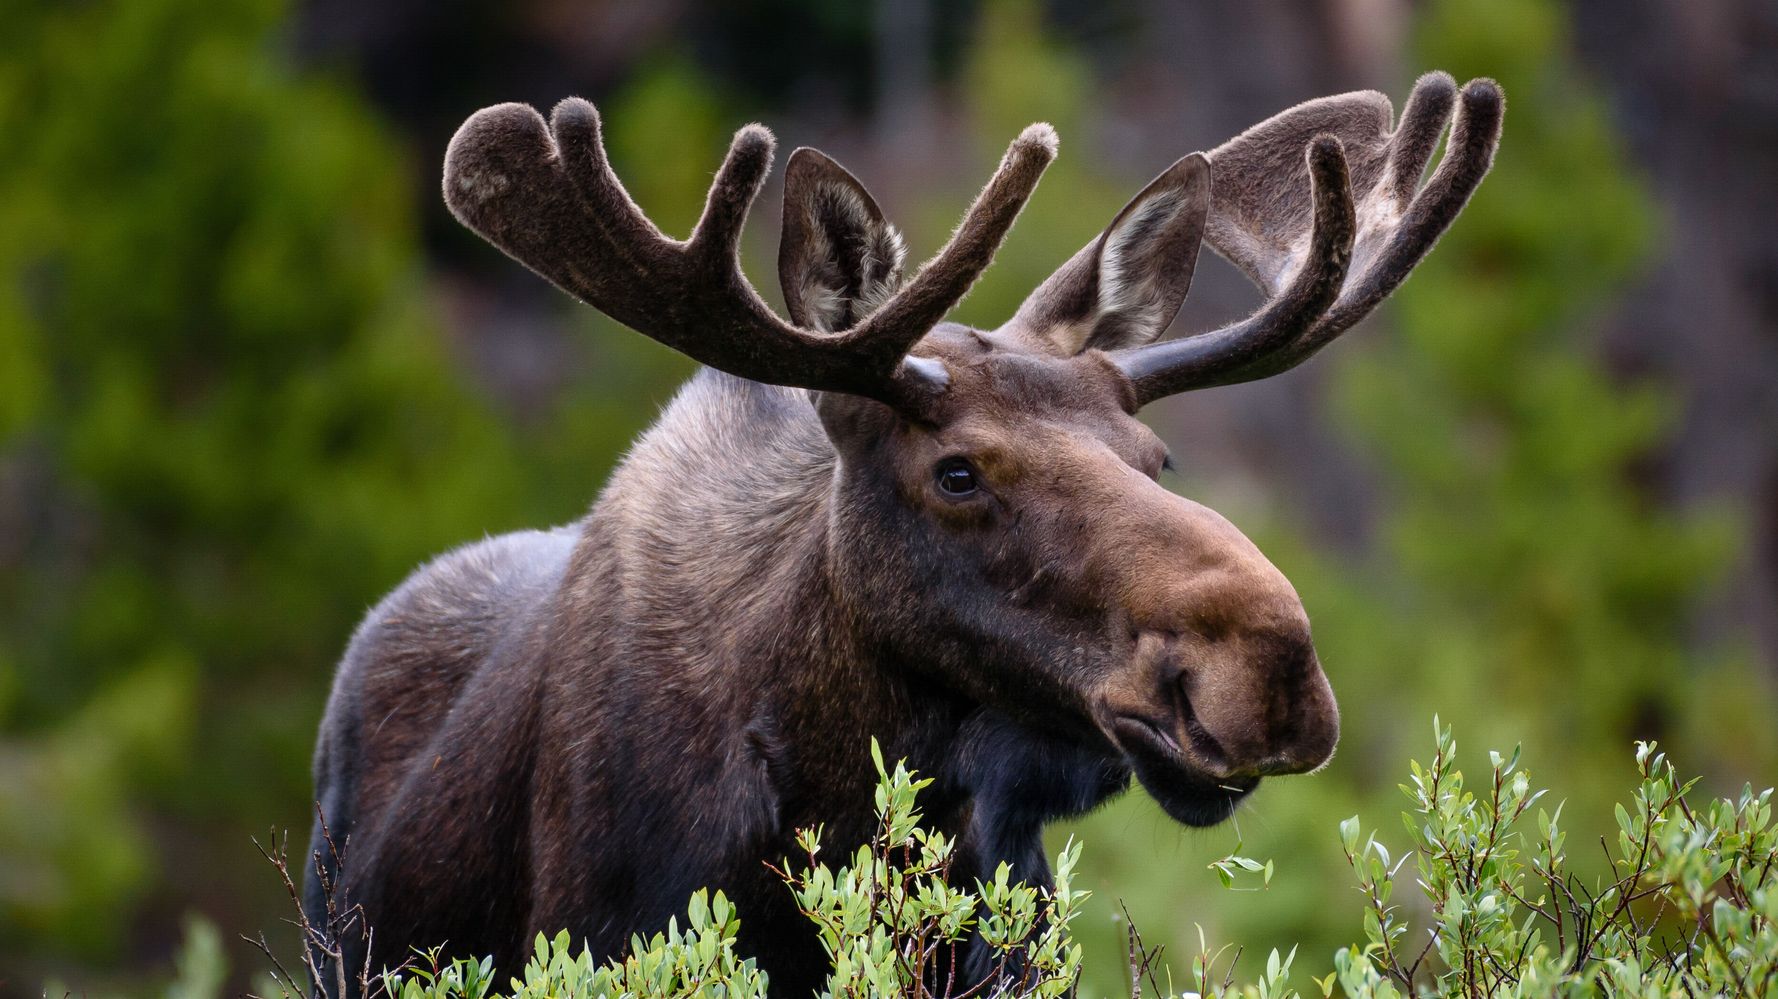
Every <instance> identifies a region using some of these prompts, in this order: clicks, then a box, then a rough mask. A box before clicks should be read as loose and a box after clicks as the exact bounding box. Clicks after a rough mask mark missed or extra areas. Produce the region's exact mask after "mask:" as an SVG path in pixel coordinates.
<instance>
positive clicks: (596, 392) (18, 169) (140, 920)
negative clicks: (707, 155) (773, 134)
mask: <svg viewBox="0 0 1778 999" xmlns="http://www.w3.org/2000/svg"><path fill="white" fill-rule="evenodd" d="M282 20H283V11H282V5H281V4H278V3H274V2H257V0H256V2H253V3H230V4H211V3H207V2H202V0H131V2H127V3H124V2H117V3H111V2H104V3H90V4H70V5H60V4H56V5H44V4H36V3H31V2H23V3H21V2H17V0H5V2H4V3H0V23H4V24H6V26H7V30H6V31H5V32H4V33H3V37H4V40H3V41H0V132H3V133H4V134H6V135H9V136H14V137H15V140H14V141H13V142H12V143H10V147H9V150H8V153H7V155H6V156H5V157H3V158H0V206H4V208H3V210H4V212H5V213H6V217H5V219H4V221H3V222H0V379H3V380H4V383H3V384H0V484H3V485H4V489H5V495H6V497H7V503H8V504H9V508H8V509H7V511H6V516H7V521H8V523H9V524H12V523H16V524H17V526H18V528H19V531H18V534H17V536H8V537H5V538H4V539H3V540H0V968H9V967H10V966H12V965H14V964H15V963H21V962H25V960H26V959H27V957H29V958H30V959H31V960H32V962H33V963H32V964H27V965H26V967H36V966H39V965H38V964H36V963H35V962H43V961H48V962H50V963H51V964H53V963H54V962H56V961H57V960H79V961H97V962H105V961H111V960H115V959H117V958H118V957H119V956H120V955H121V954H122V953H123V951H122V948H123V944H124V942H125V940H126V938H127V937H129V936H132V935H134V936H138V937H142V936H145V937H146V938H147V939H149V940H155V939H161V940H166V939H170V938H171V937H172V936H174V935H176V927H164V928H158V929H157V928H156V927H155V926H154V925H153V924H154V923H156V922H160V921H163V920H164V921H167V922H172V921H173V917H176V915H177V912H178V909H177V908H172V907H173V906H178V905H181V904H182V903H183V902H184V901H188V900H191V899H194V898H195V899H198V900H201V901H203V902H205V903H206V904H207V905H212V906H224V907H226V906H231V905H236V904H239V905H240V906H241V908H240V909H239V910H236V914H238V915H245V914H251V918H253V919H255V920H257V919H259V918H260V916H262V915H263V914H264V913H265V912H266V911H267V910H266V907H265V905H264V903H263V901H262V902H261V903H259V904H255V903H253V902H251V901H246V900H250V899H254V898H260V899H262V900H264V901H269V899H266V895H267V891H266V890H267V889H268V888H270V887H271V882H269V881H267V880H266V879H265V878H264V875H263V873H262V872H261V871H259V869H258V867H257V865H256V863H255V862H254V860H253V858H252V853H251V848H250V847H248V846H247V838H246V837H247V834H248V832H249V831H251V830H259V831H263V829H264V828H265V826H266V825H268V824H272V823H277V824H279V825H288V826H295V827H297V828H302V827H303V826H304V825H305V824H306V817H305V814H304V810H303V808H302V803H303V802H304V801H305V800H307V798H308V796H309V781H308V773H307V759H308V755H309V751H310V746H311V745H312V742H313V735H314V729H315V724H316V720H317V718H318V717H319V715H320V709H321V704H322V700H323V698H324V697H325V694H326V688H327V682H328V678H329V675H330V673H331V663H332V662H333V661H334V659H335V658H336V657H337V655H338V653H339V650H340V649H341V648H342V647H343V643H344V640H345V638H346V637H347V635H349V633H350V631H351V628H352V626H353V624H354V622H355V621H356V619H357V618H358V617H359V616H360V615H361V614H362V613H363V611H364V609H365V608H366V607H367V606H369V605H370V603H372V602H373V601H374V600H376V599H377V597H378V596H379V595H380V594H381V593H382V592H383V591H385V590H387V589H388V588H389V587H390V586H391V585H392V584H393V583H394V582H396V581H398V580H399V579H400V578H401V577H402V576H403V575H404V574H405V573H407V572H408V571H410V570H411V569H412V568H413V566H415V565H416V564H417V563H419V562H420V561H422V560H424V559H426V558H428V557H430V556H431V555H434V554H436V553H438V552H439V551H441V550H443V549H444V548H446V547H448V546H450V545H453V544H458V543H461V542H463V541H466V540H470V539H473V538H476V537H478V536H480V535H482V534H484V533H488V532H497V531H501V530H507V529H511V528H515V527H519V526H524V525H535V524H538V523H545V522H549V521H552V520H554V521H559V520H563V519H566V518H568V517H571V516H574V515H576V514H578V513H579V511H580V510H581V509H582V508H583V507H584V505H585V504H586V503H587V502H588V501H589V499H590V497H591V496H592V494H593V491H594V489H595V488H596V485H597V482H598V481H599V478H600V476H601V475H602V471H603V466H605V465H607V464H609V462H610V461H611V460H612V459H613V457H614V456H615V455H616V454H617V453H618V452H619V450H620V449H621V448H622V446H623V445H624V444H625V443H626V442H627V441H628V439H629V438H630V437H631V436H632V435H633V434H634V432H635V431H636V430H637V429H638V428H639V426H640V425H641V424H642V423H643V422H645V421H646V419H647V417H648V414H649V411H650V409H651V406H650V405H649V403H650V401H651V400H653V399H657V398H659V397H660V395H661V394H662V389H661V388H660V386H662V385H665V384H670V383H671V380H672V378H673V376H674V375H677V374H679V373H682V372H683V371H684V370H685V369H686V366H685V365H684V364H682V363H681V362H679V361H678V360H676V359H671V360H665V361H663V360H662V357H663V356H664V355H665V354H666V352H665V351H659V350H658V349H656V348H652V347H647V348H642V347H639V346H637V345H635V344H632V343H631V342H630V338H618V337H615V336H613V337H605V338H601V340H602V341H603V340H609V341H611V342H614V343H616V342H619V341H620V340H621V345H620V346H617V347H614V348H613V353H614V354H615V355H616V356H614V357H613V358H612V364H611V367H612V370H611V371H610V372H604V371H599V370H588V371H586V372H584V374H585V376H586V377H584V378H583V379H580V383H581V384H580V386H579V387H577V388H576V390H575V391H574V392H572V393H570V394H569V396H568V397H567V398H566V399H565V400H564V401H563V403H562V404H561V406H560V407H558V409H557V410H556V411H552V412H550V413H549V414H547V420H546V421H540V422H543V423H546V425H545V426H542V427H526V426H520V425H517V424H516V423H515V422H514V421H513V420H512V419H511V417H510V414H505V413H503V412H500V411H498V410H497V408H496V407H495V405H494V404H493V403H492V401H491V400H489V399H488V398H485V397H484V395H483V393H481V392H479V391H478V390H477V388H476V386H474V385H472V384H471V383H470V382H469V381H468V380H467V379H466V376H465V375H464V373H463V372H464V369H465V367H466V365H465V364H464V363H463V359H462V358H459V357H454V356H453V355H452V350H451V347H452V345H451V343H450V342H449V341H448V340H447V339H446V338H445V337H444V336H442V335H441V329H442V326H441V324H440V323H439V321H438V317H437V316H436V315H435V310H436V309H437V308H438V303H437V301H436V300H435V299H434V297H433V296H431V295H430V294H429V289H428V287H427V283H426V280H427V279H426V274H425V272H424V270H423V267H422V261H421V258H420V256H419V252H418V247H417V244H416V234H417V227H416V223H415V219H414V218H413V215H412V213H413V211H414V208H415V205H416V198H415V193H414V191H413V190H412V189H411V187H410V184H409V182H408V179H407V178H408V175H409V170H408V165H407V164H406V163H404V162H403V160H402V155H401V152H400V150H399V149H398V148H397V146H396V145H395V144H394V143H393V142H392V141H391V139H390V138H389V136H388V135H387V134H386V132H385V129H384V128H383V126H381V125H380V124H379V123H378V122H377V121H375V120H374V119H373V118H372V117H371V116H370V115H369V114H368V113H367V111H366V110H365V108H364V106H363V104H362V101H361V100H360V99H359V98H357V97H356V96H355V95H354V93H353V91H352V89H351V88H350V87H349V86H347V85H346V84H345V83H344V82H343V81H340V80H335V79H328V78H324V77H318V76H315V75H303V74H298V73H295V72H293V71H292V70H291V69H290V68H289V66H288V65H287V63H286V60H285V59H284V58H283V56H282V54H281V51H280V48H279V38H278V34H277V32H278V29H279V25H280V24H281V23H282ZM639 100H642V101H644V102H647V101H653V102H654V104H653V105H651V106H655V105H659V104H661V103H662V102H663V101H664V102H667V103H671V102H673V101H676V100H677V101H680V102H681V103H683V101H684V98H682V97H676V96H674V95H671V94H669V95H667V96H666V97H659V96H650V95H648V94H644V95H643V96H642V97H640V98H639ZM627 117H628V116H619V120H623V119H624V118H627ZM19 136H29V137H30V139H29V141H27V142H19V141H17V140H16V137H19ZM699 140H702V141H704V142H705V143H706V146H711V145H715V144H716V141H717V140H716V139H714V138H713V137H712V136H710V135H709V134H708V130H704V131H698V130H692V131H691V132H690V133H689V135H688V138H687V141H699ZM671 179H673V180H675V181H677V180H680V179H682V178H671ZM676 189H677V188H676ZM696 197H697V194H696V192H695V185H692V186H690V187H687V188H685V189H684V193H683V194H682V195H681V198H682V200H691V199H694V198H696ZM644 351H646V355H644ZM632 354H634V355H636V356H629V355H632ZM638 369H640V371H641V373H642V375H643V377H642V378H640V379H638V378H637V371H638ZM11 533H12V532H10V531H9V532H8V534H9V535H11ZM237 898H238V899H241V900H243V901H241V902H239V903H236V902H232V901H231V899H237ZM265 921H266V922H268V923H269V922H270V920H265ZM144 922H147V923H148V924H149V925H147V926H144V925H143V924H144Z"/></svg>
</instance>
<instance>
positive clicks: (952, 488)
mask: <svg viewBox="0 0 1778 999" xmlns="http://www.w3.org/2000/svg"><path fill="white" fill-rule="evenodd" d="M977 488H978V486H977V483H976V480H975V469H974V468H973V467H971V466H970V464H969V462H967V461H964V460H963V459H962V458H950V459H947V460H945V461H941V462H939V465H938V490H939V492H942V493H944V494H945V495H946V496H968V495H970V494H972V493H974V492H975V491H976V489H977Z"/></svg>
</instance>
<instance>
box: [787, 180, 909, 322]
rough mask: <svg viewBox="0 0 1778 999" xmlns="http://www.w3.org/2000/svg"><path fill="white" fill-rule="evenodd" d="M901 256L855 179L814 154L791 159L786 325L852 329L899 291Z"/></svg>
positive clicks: (895, 235) (896, 238)
mask: <svg viewBox="0 0 1778 999" xmlns="http://www.w3.org/2000/svg"><path fill="white" fill-rule="evenodd" d="M906 255H907V248H906V247H905V246H904V245H903V243H902V241H901V233H899V232H897V231H895V227H894V226H892V225H890V224H889V223H888V222H887V221H886V220H884V218H883V211H882V209H880V208H878V207H877V202H876V199H874V198H872V197H871V196H870V192H869V191H867V190H865V189H864V185H863V184H860V183H859V182H858V178H856V177H854V176H852V174H851V173H849V172H847V170H846V168H845V167H843V166H840V165H839V164H838V163H835V162H834V161H833V160H831V159H829V158H828V157H827V155H826V154H824V153H821V152H819V151H817V150H814V149H810V148H808V147H804V148H802V149H798V150H797V151H796V152H794V153H792V154H790V165H789V166H788V167H786V168H785V172H784V232H783V235H782V236H781V237H780V242H779V244H778V281H779V284H780V286H781V287H782V288H783V289H784V307H785V309H786V310H787V311H788V312H789V313H790V321H791V322H793V323H796V324H797V325H798V326H801V327H804V328H805V329H812V330H822V331H824V332H835V331H838V330H843V329H847V328H849V327H851V326H853V325H854V324H856V323H857V322H858V321H859V320H861V319H863V318H864V317H865V316H868V315H870V314H871V313H872V312H874V311H876V309H877V307H878V306H880V305H882V304H883V303H884V302H885V301H887V300H888V299H889V296H890V295H892V294H894V292H895V290H896V289H897V288H899V287H900V286H901V264H902V258H903V257H905V256H906Z"/></svg>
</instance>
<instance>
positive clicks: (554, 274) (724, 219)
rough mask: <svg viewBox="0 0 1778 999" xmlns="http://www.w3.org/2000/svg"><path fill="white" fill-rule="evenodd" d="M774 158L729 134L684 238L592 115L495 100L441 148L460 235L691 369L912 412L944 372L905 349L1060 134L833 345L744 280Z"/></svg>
mask: <svg viewBox="0 0 1778 999" xmlns="http://www.w3.org/2000/svg"><path fill="white" fill-rule="evenodd" d="M773 147H774V141H773V138H772V134H771V133H770V132H769V131H767V130H766V129H765V128H764V127H762V126H759V125H748V126H746V127H745V128H742V129H741V130H740V131H739V132H737V133H735V138H734V142H733V144H732V145H731V146H730V147H729V152H728V157H727V159H726V160H724V161H723V164H722V167H721V169H719V170H718V171H717V173H716V179H715V182H714V183H712V184H711V186H710V194H709V197H708V200H707V201H706V202H705V205H704V213H703V217H702V218H701V219H700V220H699V221H698V225H697V228H696V229H695V230H693V232H692V234H691V237H690V238H689V239H686V240H683V241H681V240H675V239H671V238H669V237H667V236H665V235H663V234H662V233H661V231H660V230H659V229H658V228H656V227H655V225H654V223H653V222H651V221H649V220H648V218H647V216H645V215H643V213H642V211H641V210H640V209H639V208H638V207H637V206H636V203H635V202H634V201H633V200H631V198H630V196H629V193H628V192H627V191H625V190H624V187H623V184H622V183H621V182H620V181H619V180H618V178H617V175H616V174H615V173H613V172H612V169H611V165H610V163H609V162H608V161H607V159H606V156H605V147H604V144H603V141H602V140H601V137H600V130H599V114H598V111H596V110H595V109H594V108H593V105H591V104H590V103H588V102H586V101H583V100H579V99H577V98H570V99H569V100H565V101H563V102H562V103H560V104H558V105H556V108H555V111H554V113H553V114H552V115H551V117H550V122H549V124H548V125H547V126H546V125H545V123H544V121H543V118H542V116H540V115H539V114H538V113H537V112H536V111H535V110H533V109H532V108H531V107H529V106H528V105H524V104H500V105H496V106H494V107H490V108H485V109H483V110H482V111H479V112H477V113H476V114H475V115H473V116H472V117H471V118H470V119H469V120H468V121H466V122H464V124H463V127H461V128H459V129H458V130H457V134H456V135H455V136H454V137H453V138H452V139H451V144H450V149H449V151H448V152H446V154H445V176H444V196H445V201H446V203H447V204H448V205H449V206H450V208H451V211H452V212H453V213H454V214H455V215H456V216H457V218H458V219H459V220H460V221H462V222H463V224H464V225H467V226H468V227H469V228H471V229H473V230H475V231H476V232H477V233H479V234H480V235H481V236H482V237H484V238H485V239H487V240H488V241H489V242H491V243H493V244H494V245H495V246H497V247H499V248H500V249H502V250H504V251H506V253H508V254H509V255H511V256H512V257H513V258H514V259H516V260H518V261H519V262H520V263H522V264H524V265H525V266H527V267H529V268H531V269H532V270H534V271H536V272H537V273H539V274H541V275H543V276H544V277H545V278H547V279H548V280H549V281H550V282H551V283H553V284H555V285H556V286H557V287H558V288H561V289H562V290H563V291H566V292H568V293H569V294H570V295H573V296H574V297H576V298H578V299H580V300H581V301H583V302H586V303H587V304H589V305H591V306H593V307H594V308H597V309H599V310H600V311H602V312H604V313H605V314H606V315H609V316H611V317H612V318H613V319H616V320H617V321H618V322H621V323H623V324H624V325H626V326H629V327H630V328H632V329H634V330H636V331H637V332H639V333H642V334H643V335H645V336H648V337H650V338H652V339H654V340H658V341H660V342H661V343H663V344H666V345H667V346H669V347H672V348H673V349H675V350H678V351H680V352H681V353H683V354H686V355H688V356H690V357H691V358H693V359H695V360H697V361H700V362H702V363H704V364H707V365H709V366H711V367H713V368H719V369H721V370H723V371H727V372H729V373H731V374H735V375H739V376H741V377H743V378H749V379H753V380H755V381H762V382H770V383H773V384H778V385H790V386H797V387H801V388H809V389H817V390H823V391H837V392H847V393H851V394H854V395H862V396H867V397H869V398H873V399H877V400H879V401H882V402H885V403H889V404H890V405H895V406H905V407H918V406H919V405H920V404H921V402H922V400H923V399H925V398H927V397H929V396H931V395H932V394H933V393H934V392H936V391H939V390H942V388H943V384H944V377H945V376H944V373H943V370H942V368H940V367H939V366H938V365H935V364H922V363H919V362H918V359H906V354H907V352H908V349H909V348H911V347H912V346H913V345H914V344H915V343H916V342H917V341H918V340H919V339H920V338H921V337H923V336H925V335H926V333H927V331H929V330H930V329H931V328H932V327H933V326H934V325H935V324H937V323H938V322H939V321H940V320H941V319H942V318H944V315H945V313H946V312H948V311H950V309H951V308H952V307H953V306H954V305H956V304H957V302H958V301H959V300H960V299H961V298H962V297H963V296H964V294H965V293H966V292H967V291H968V290H969V287H970V285H971V284H973V283H974V281H975V279H976V277H977V276H978V275H979V274H981V272H982V270H983V269H984V268H986V267H987V265H988V263H989V262H990V261H991V260H992V259H993V256H994V252H995V250H996V249H998V248H999V245H1000V242H1001V240H1003V239H1004V238H1005V237H1006V234H1007V231H1008V230H1009V229H1010V228H1011V227H1012V224H1013V220H1014V219H1015V218H1016V217H1017V216H1018V213H1019V209H1020V208H1022V207H1023V206H1024V203H1025V201H1026V199H1028V198H1029V197H1030V196H1031V192H1032V190H1033V189H1034V188H1035V187H1036V186H1037V180H1038V178H1039V177H1040V176H1041V175H1042V173H1043V171H1044V168H1045V167H1047V166H1048V165H1049V163H1050V161H1051V160H1052V159H1054V158H1055V152H1056V137H1055V132H1054V131H1053V130H1052V129H1051V128H1050V127H1049V126H1048V125H1041V124H1039V125H1032V126H1030V127H1028V128H1026V129H1025V131H1024V132H1023V133H1022V134H1021V135H1020V136H1019V137H1018V138H1017V139H1016V140H1014V141H1013V143H1012V146H1011V147H1010V148H1008V150H1007V152H1006V156H1005V157H1004V158H1003V159H1002V160H1001V161H1000V167H999V169H998V170H996V171H995V173H994V176H993V178H992V179H991V180H990V181H989V182H988V185H987V187H986V188H984V189H983V191H982V193H981V194H980V196H978V197H977V198H976V200H975V203H974V204H973V205H971V206H970V208H969V211H968V212H967V213H966V214H965V215H964V217H963V221H962V223H961V224H960V225H959V226H958V227H957V231H956V232H955V233H954V234H953V235H952V236H951V240H950V242H949V243H947V244H946V245H945V247H944V249H943V250H941V251H939V253H938V255H937V256H935V257H933V258H932V260H931V261H929V262H928V263H927V264H926V265H925V266H924V267H922V268H921V269H920V271H919V273H917V274H916V275H914V277H913V279H912V280H910V281H908V282H907V283H906V284H905V285H903V286H902V287H901V288H900V289H899V290H898V291H897V292H896V293H895V294H894V295H893V296H892V297H890V298H889V300H888V301H886V302H884V303H883V304H882V306H881V307H879V308H878V309H877V310H876V311H875V312H873V313H871V314H870V315H869V316H867V317H865V318H864V319H862V320H861V321H860V322H858V323H856V324H855V325H853V326H852V327H851V328H849V329H846V330H841V331H839V332H837V333H831V334H829V333H822V332H817V331H813V330H808V329H804V328H802V327H800V326H795V325H792V324H790V323H787V322H785V321H784V320H783V319H781V318H780V317H779V316H778V315H777V314H775V313H774V312H773V311H772V310H771V308H770V307H769V306H767V305H766V303H765V302H764V301H763V300H761V299H760V297H759V294H758V293H757V292H755V291H754V289H753V286H752V285H751V284H749V283H748V281H747V278H746V276H745V275H744V274H743V273H742V272H741V266H740V259H739V256H738V243H739V240H740V235H741V226H742V223H743V222H744V221H745V219H746V216H747V210H748V208H749V206H750V205H751V204H752V203H753V199H754V198H755V197H756V196H757V195H758V193H759V189H760V185H761V184H762V183H763V182H764V181H765V176H766V173H767V171H768V170H769V169H770V168H771V162H772V151H773Z"/></svg>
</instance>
